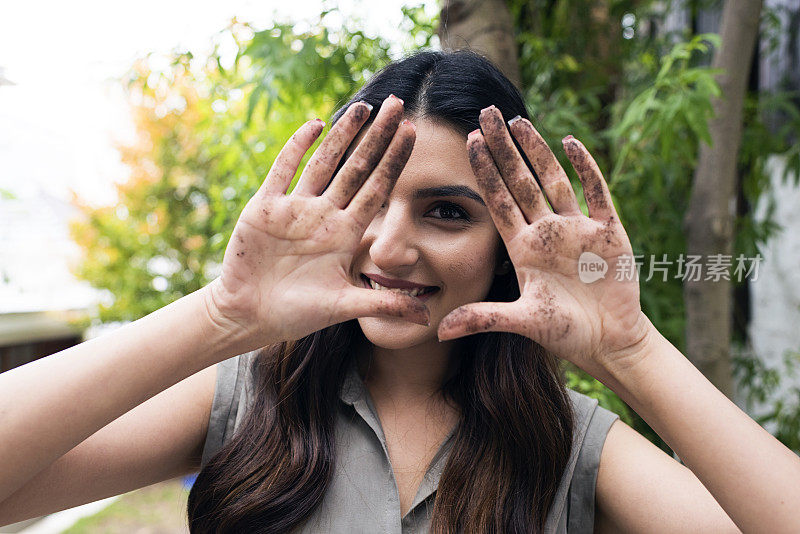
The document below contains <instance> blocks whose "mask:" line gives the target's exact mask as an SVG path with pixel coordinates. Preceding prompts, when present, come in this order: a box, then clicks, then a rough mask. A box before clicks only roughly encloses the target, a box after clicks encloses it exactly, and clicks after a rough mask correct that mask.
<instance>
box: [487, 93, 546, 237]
mask: <svg viewBox="0 0 800 534" xmlns="http://www.w3.org/2000/svg"><path fill="white" fill-rule="evenodd" d="M480 123H481V129H482V130H483V135H484V137H485V138H486V144H487V145H488V146H489V151H490V152H491V153H492V158H493V159H494V161H495V162H496V163H497V168H498V169H500V174H501V175H502V176H503V180H505V182H506V185H507V186H508V190H509V191H511V194H512V195H513V196H514V198H515V199H516V201H517V205H518V206H519V207H520V209H521V210H522V213H523V214H524V215H525V218H526V219H527V221H528V222H529V223H531V222H533V221H535V220H536V219H538V218H539V217H542V216H543V215H546V214H548V213H551V211H550V208H549V207H548V206H547V201H546V200H545V198H544V195H543V194H542V190H541V189H540V188H539V184H537V183H536V180H535V179H534V177H533V174H531V171H530V170H529V169H528V166H527V165H525V161H524V160H523V159H522V156H521V155H520V153H519V151H518V150H517V147H516V146H514V141H512V140H511V136H510V135H509V134H508V130H507V129H506V123H505V122H504V121H503V114H502V113H500V110H499V109H497V108H496V107H495V106H489V107H488V108H485V109H483V110H481V115H480Z"/></svg>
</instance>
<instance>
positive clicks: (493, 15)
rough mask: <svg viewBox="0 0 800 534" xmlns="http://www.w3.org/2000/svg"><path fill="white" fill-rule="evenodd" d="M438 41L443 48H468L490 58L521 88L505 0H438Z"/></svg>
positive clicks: (514, 42) (515, 48)
mask: <svg viewBox="0 0 800 534" xmlns="http://www.w3.org/2000/svg"><path fill="white" fill-rule="evenodd" d="M439 5H440V6H441V16H440V19H439V20H440V22H439V31H438V34H439V40H440V41H441V43H442V48H444V49H452V50H455V49H460V48H469V49H470V50H474V51H476V52H478V53H480V54H482V55H484V56H486V57H487V58H489V60H491V61H492V62H493V63H494V64H495V65H497V67H498V68H499V69H500V70H501V71H502V72H503V74H505V75H506V77H508V79H509V80H511V82H512V83H513V84H514V85H516V86H517V87H520V73H519V61H518V55H517V43H516V40H515V39H514V28H513V26H512V23H511V13H510V12H509V10H508V6H507V5H506V3H505V1H504V0H440V1H439Z"/></svg>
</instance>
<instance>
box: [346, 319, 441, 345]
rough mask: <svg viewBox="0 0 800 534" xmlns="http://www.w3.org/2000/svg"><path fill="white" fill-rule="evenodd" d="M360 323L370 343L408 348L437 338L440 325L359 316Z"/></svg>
mask: <svg viewBox="0 0 800 534" xmlns="http://www.w3.org/2000/svg"><path fill="white" fill-rule="evenodd" d="M358 324H359V326H361V331H362V332H363V333H364V337H366V338H367V339H368V340H369V342H370V343H372V344H373V345H375V346H378V347H381V348H384V349H407V348H410V347H413V346H415V345H419V344H420V343H424V342H425V341H429V340H431V339H436V329H437V327H438V325H435V324H432V325H431V326H423V325H420V324H416V323H412V322H410V321H406V320H404V319H391V318H386V319H385V318H378V317H359V319H358Z"/></svg>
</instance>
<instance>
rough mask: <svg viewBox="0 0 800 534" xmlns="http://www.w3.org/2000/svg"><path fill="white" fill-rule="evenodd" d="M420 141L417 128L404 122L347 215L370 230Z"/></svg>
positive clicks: (349, 207)
mask: <svg viewBox="0 0 800 534" xmlns="http://www.w3.org/2000/svg"><path fill="white" fill-rule="evenodd" d="M415 139H416V127H415V126H414V123H412V122H411V121H409V120H404V121H403V122H402V123H401V124H400V126H399V127H398V128H397V133H396V134H395V136H394V139H392V142H391V143H390V144H389V148H387V149H386V153H385V154H384V155H383V158H382V159H381V162H380V163H379V164H378V166H377V167H376V169H375V171H374V172H373V173H372V175H371V176H370V177H369V179H367V181H366V182H365V183H364V185H363V186H362V187H361V189H359V190H358V192H357V193H356V195H355V196H354V197H353V200H351V201H350V204H348V205H347V208H346V209H345V211H347V212H349V213H350V214H351V215H352V216H353V218H355V219H356V220H357V221H359V222H361V223H362V225H363V226H364V228H366V227H367V226H368V225H369V223H370V221H372V219H373V218H374V217H375V214H376V213H378V210H379V209H380V208H381V205H382V204H383V203H384V202H385V201H386V198H387V197H388V196H389V193H391V191H392V188H393V187H394V184H395V183H396V182H397V178H398V177H399V176H400V173H401V172H403V168H404V167H405V165H406V162H407V161H408V158H409V157H410V156H411V151H412V150H413V149H414V141H415Z"/></svg>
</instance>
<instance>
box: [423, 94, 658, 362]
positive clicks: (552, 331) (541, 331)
mask: <svg viewBox="0 0 800 534" xmlns="http://www.w3.org/2000/svg"><path fill="white" fill-rule="evenodd" d="M481 126H482V128H483V131H484V134H485V136H486V137H485V138H484V137H483V135H481V134H479V133H476V132H474V133H473V134H471V135H470V137H469V139H468V144H469V153H470V161H471V163H472V167H473V171H474V172H475V175H476V177H477V178H478V183H479V185H480V187H481V189H482V191H483V192H484V195H485V196H486V202H487V205H488V207H489V210H490V213H491V214H492V218H493V220H494V221H495V224H496V225H497V228H498V231H499V232H500V235H501V237H502V238H503V241H504V242H505V244H506V248H507V250H508V254H509V257H510V259H511V261H512V262H513V264H514V266H515V270H516V273H517V279H518V282H519V287H520V298H519V299H518V300H517V301H516V302H513V303H492V302H481V303H474V304H468V305H466V306H462V307H461V308H458V309H456V310H454V311H453V312H451V314H450V315H448V316H447V317H445V318H444V319H443V320H442V322H441V323H440V327H439V337H440V339H445V338H447V339H451V338H454V337H458V336H460V335H465V334H470V333H475V332H481V331H504V332H514V333H518V334H521V335H525V336H527V337H530V338H531V339H533V340H535V341H537V342H538V343H539V344H541V345H542V346H543V347H544V348H545V349H547V350H549V351H551V352H553V353H555V354H556V355H558V356H560V357H562V358H564V359H567V360H570V361H571V362H573V363H575V364H576V365H578V366H580V367H581V368H583V369H585V370H587V371H590V372H592V371H593V370H596V369H597V368H598V367H597V364H598V363H600V362H599V360H600V359H602V358H604V357H606V355H608V354H612V353H615V352H616V351H621V350H623V349H625V348H626V347H629V346H631V345H633V344H634V343H636V342H637V341H638V340H639V339H641V337H642V336H643V334H644V325H645V321H644V320H643V314H642V313H641V307H640V304H639V285H638V280H637V277H636V273H635V270H634V271H633V272H631V271H630V270H628V266H631V268H633V264H632V262H631V258H632V255H631V245H630V241H629V240H628V236H627V235H626V233H625V230H624V228H623V227H622V224H621V223H620V221H619V217H618V216H617V213H616V210H615V209H614V206H613V203H612V201H611V196H610V194H609V193H608V188H607V186H606V184H605V181H604V180H603V177H602V175H601V174H600V171H599V169H597V165H596V164H595V162H594V160H593V159H592V158H591V156H590V155H589V153H588V152H587V151H586V149H585V148H583V145H581V144H580V143H579V142H578V141H576V140H574V139H571V138H568V139H567V140H565V148H566V149H567V154H568V156H569V157H570V160H571V161H572V163H573V166H574V167H575V169H576V171H577V172H578V175H579V177H580V178H581V182H582V184H583V187H584V194H585V196H586V201H587V205H588V207H589V217H587V216H585V215H583V213H581V211H580V208H579V206H578V203H577V200H576V198H575V196H574V193H573V192H572V188H571V186H570V184H569V180H568V178H567V176H566V174H565V173H564V170H563V169H562V168H561V166H560V165H559V164H558V161H557V160H556V158H555V156H554V155H553V153H552V152H551V151H550V149H549V148H548V147H547V145H546V144H545V143H544V141H543V140H542V138H541V136H539V134H538V132H536V130H535V129H534V128H533V126H532V125H531V124H530V122H528V121H527V120H520V121H516V122H515V123H514V124H512V125H511V131H512V133H514V135H515V137H516V138H517V141H519V143H520V145H521V146H522V148H523V150H524V151H525V153H526V155H527V157H528V159H529V161H530V162H531V165H532V166H533V167H534V170H535V171H536V173H537V176H538V178H539V182H540V183H541V184H542V186H541V187H542V188H543V189H544V192H543V191H542V189H541V188H540V187H539V185H538V184H537V181H536V180H535V179H534V178H533V176H532V174H531V173H530V171H529V170H528V168H527V166H526V165H525V163H524V161H523V159H522V157H521V156H520V154H519V152H518V151H517V149H516V148H515V147H514V144H513V142H512V140H511V137H510V136H509V134H508V131H507V130H506V127H505V123H504V122H503V120H502V115H500V112H499V111H498V110H497V109H496V108H494V107H491V108H487V109H486V110H484V111H483V112H482V114H481ZM543 193H544V194H543ZM545 195H546V199H545ZM548 202H549V205H550V206H552V210H551V209H550V206H548ZM589 264H593V265H595V266H596V267H595V269H594V270H592V269H591V267H589ZM603 265H605V269H604V270H599V269H601V268H602V266H603ZM623 267H625V269H623ZM580 269H584V270H583V271H581V270H580ZM593 273H596V274H595V276H592V274H593Z"/></svg>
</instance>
